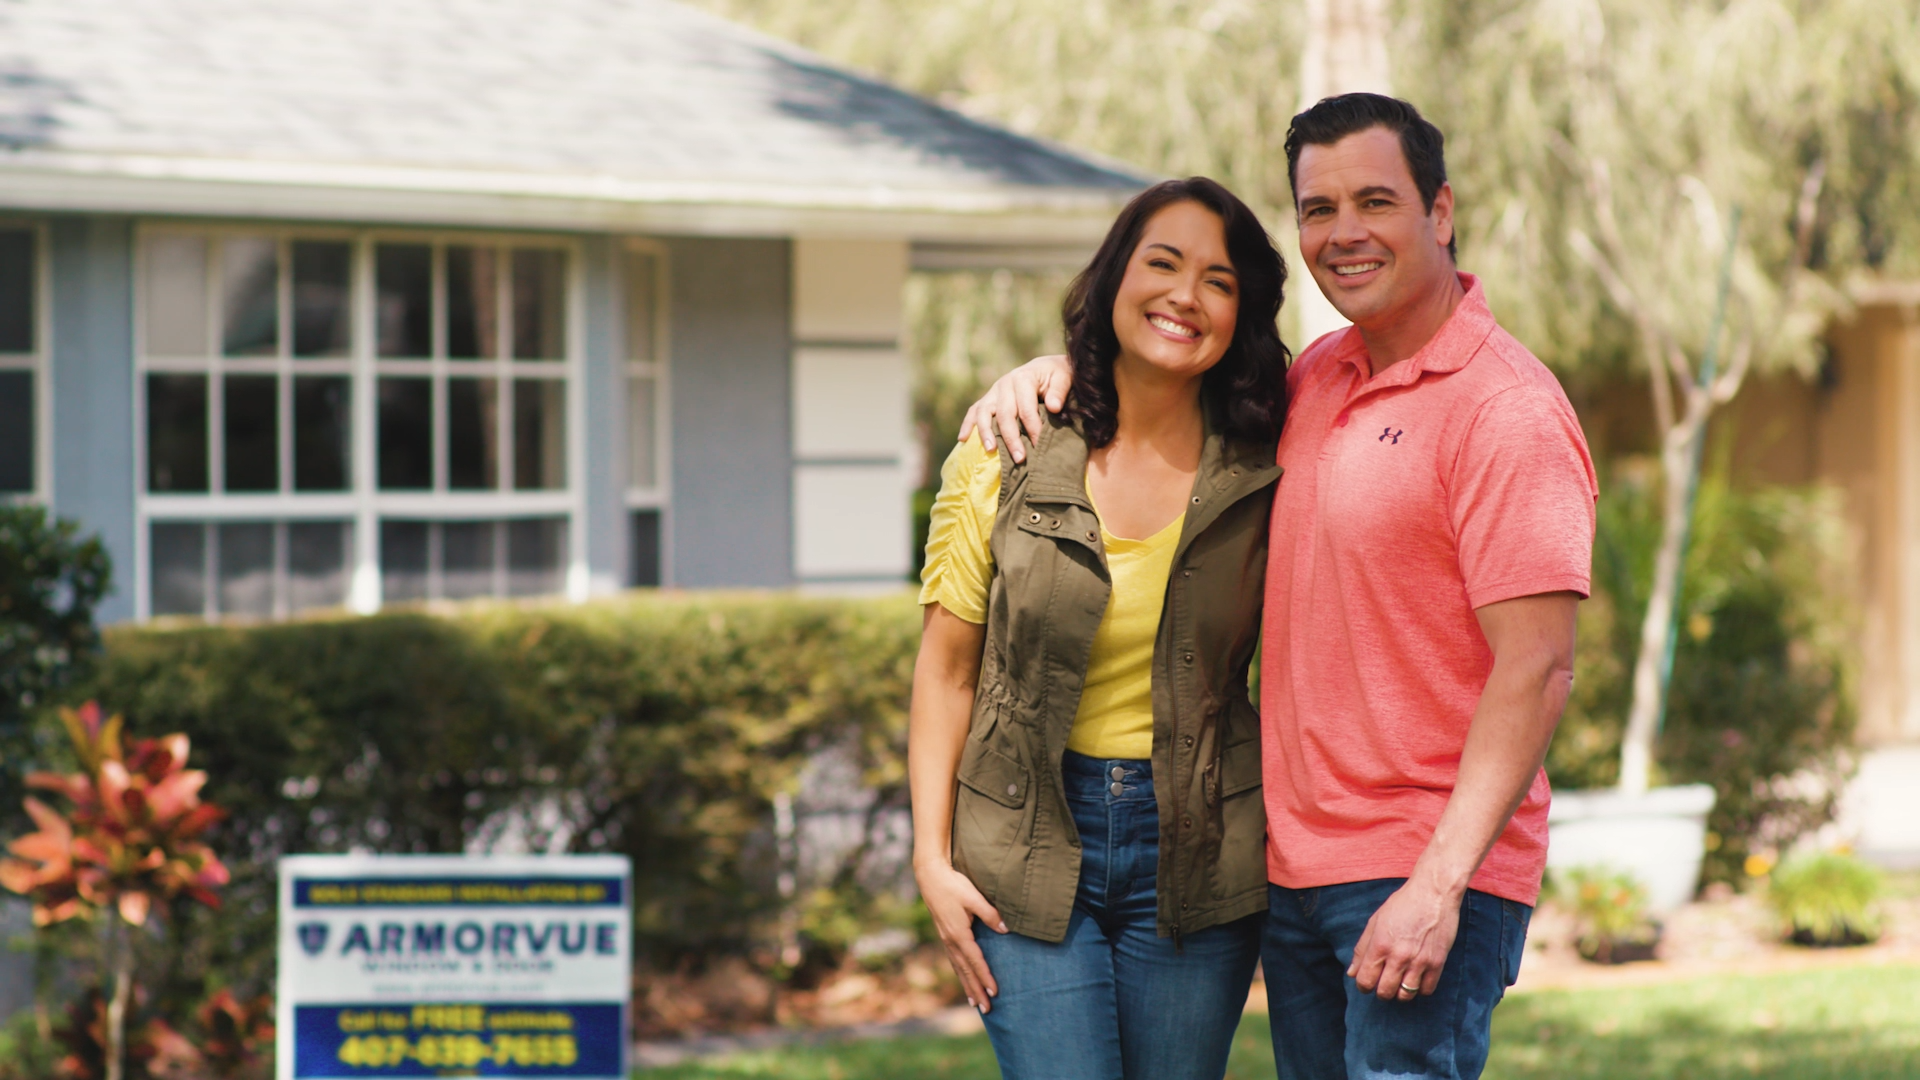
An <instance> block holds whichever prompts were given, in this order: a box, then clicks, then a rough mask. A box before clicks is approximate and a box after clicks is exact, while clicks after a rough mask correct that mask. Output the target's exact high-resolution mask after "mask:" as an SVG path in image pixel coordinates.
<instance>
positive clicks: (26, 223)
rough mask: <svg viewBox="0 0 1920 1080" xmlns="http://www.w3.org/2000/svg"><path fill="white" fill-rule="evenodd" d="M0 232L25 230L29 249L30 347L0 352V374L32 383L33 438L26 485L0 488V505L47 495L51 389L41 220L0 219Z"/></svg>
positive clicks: (41, 499)
mask: <svg viewBox="0 0 1920 1080" xmlns="http://www.w3.org/2000/svg"><path fill="white" fill-rule="evenodd" d="M0 230H5V231H8V232H25V233H26V234H27V236H28V238H29V239H28V242H29V243H30V244H31V245H32V248H33V250H32V255H31V258H30V264H29V267H28V287H29V288H30V289H31V291H32V299H31V310H30V314H29V319H30V324H29V330H28V332H29V335H30V337H31V342H30V347H29V348H28V349H27V350H26V351H24V352H21V351H11V350H8V351H0V372H9V373H13V372H19V373H24V374H26V375H27V376H28V378H29V379H30V380H31V382H32V385H33V400H32V402H31V404H30V405H29V408H30V409H31V414H30V415H31V416H32V418H33V421H32V422H33V438H32V440H31V442H30V443H29V446H28V453H29V454H30V455H31V458H32V461H31V464H30V476H31V479H30V481H29V483H30V485H31V486H30V487H29V488H28V489H27V490H24V491H22V490H9V491H0V505H7V504H11V503H45V502H48V501H50V500H51V499H52V497H53V387H52V385H51V378H52V375H51V372H50V371H49V370H48V364H47V357H48V356H49V355H51V353H52V347H51V343H50V341H49V336H50V331H51V328H52V326H53V318H52V310H51V306H50V296H49V294H50V293H51V291H52V290H51V289H49V288H48V287H47V282H48V281H49V280H50V278H51V273H50V260H51V254H50V252H49V251H48V243H47V227H46V225H45V223H43V222H38V221H33V220H28V219H20V218H8V217H0Z"/></svg>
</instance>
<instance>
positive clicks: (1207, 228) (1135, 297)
mask: <svg viewBox="0 0 1920 1080" xmlns="http://www.w3.org/2000/svg"><path fill="white" fill-rule="evenodd" d="M1239 313H1240V279H1239V278H1238V277H1237V276H1235V274H1234V272H1233V263H1232V261H1231V260H1229V259H1228V258H1227V234H1226V228H1225V226H1224V225H1223V224H1222V223H1221V221H1220V218H1219V217H1218V216H1217V215H1215V214H1214V212H1213V211H1211V210H1209V209H1207V208H1206V207H1204V206H1202V205H1200V204H1199V203H1197V202H1190V201H1189V202H1177V203H1173V204H1171V205H1169V206H1163V207H1161V208H1160V210H1159V211H1158V212H1156V213H1155V214H1154V215H1153V216H1152V217H1151V218H1148V219H1147V224H1146V227H1145V228H1144V229H1142V230H1141V232H1140V242H1139V244H1138V245H1136V246H1135V247H1134V249H1133V256H1132V258H1130V259H1129V260H1128V262H1127V272H1126V276H1124V277H1123V278H1121V279H1120V290H1119V292H1118V293H1116V294H1115V295H1114V298H1113V332H1114V336H1115V337H1116V338H1117V339H1118V340H1119V342H1120V362H1127V361H1129V360H1131V361H1133V362H1138V363H1145V364H1147V365H1149V366H1151V367H1153V368H1156V369H1158V370H1160V371H1163V372H1165V373H1167V374H1170V375H1187V376H1190V377H1198V376H1200V375H1201V374H1204V373H1205V372H1206V370H1207V369H1208V368H1211V367H1212V366H1213V365H1214V364H1217V363H1219V362H1220V357H1222V356H1223V355H1225V354H1226V351H1227V346H1228V345H1229V344H1231V343H1232V342H1233V327H1234V321H1235V319H1236V318H1237V317H1238V315H1239Z"/></svg>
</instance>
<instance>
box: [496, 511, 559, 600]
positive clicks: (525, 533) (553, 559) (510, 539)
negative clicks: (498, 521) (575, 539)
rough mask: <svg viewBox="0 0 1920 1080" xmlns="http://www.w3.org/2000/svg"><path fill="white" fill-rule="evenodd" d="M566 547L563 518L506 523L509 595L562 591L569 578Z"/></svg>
mask: <svg viewBox="0 0 1920 1080" xmlns="http://www.w3.org/2000/svg"><path fill="white" fill-rule="evenodd" d="M566 547H567V522H566V519H564V518H534V519H531V520H525V521H509V522H507V595H509V596H543V595H547V594H550V593H557V592H559V591H560V589H561V586H562V583H563V582H564V581H565V579H566V573H565V568H566Z"/></svg>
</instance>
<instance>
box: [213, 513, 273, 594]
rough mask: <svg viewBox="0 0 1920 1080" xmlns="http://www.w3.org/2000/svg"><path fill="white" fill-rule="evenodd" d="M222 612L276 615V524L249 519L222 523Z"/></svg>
mask: <svg viewBox="0 0 1920 1080" xmlns="http://www.w3.org/2000/svg"><path fill="white" fill-rule="evenodd" d="M219 530H220V560H219V561H220V597H219V600H220V614H222V615H254V616H258V617H260V618H266V617H268V616H270V615H272V614H273V526H272V525H270V524H268V523H267V522H264V521H249V522H244V523H237V524H226V525H221V526H219Z"/></svg>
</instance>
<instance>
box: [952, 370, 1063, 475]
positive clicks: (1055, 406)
mask: <svg viewBox="0 0 1920 1080" xmlns="http://www.w3.org/2000/svg"><path fill="white" fill-rule="evenodd" d="M1072 385H1073V365H1072V364H1071V363H1070V362H1068V360H1067V358H1066V357H1064V356H1058V355H1055V356H1042V357H1039V358H1037V359H1033V360H1029V361H1027V362H1026V363H1025V364H1022V365H1021V366H1019V367H1017V368H1014V369H1013V370H1012V371H1009V372H1007V373H1006V374H1005V375H1002V376H1000V377H999V378H998V379H996V380H994V383H993V385H992V386H990V387H988V388H987V392H986V393H985V394H983V395H981V397H980V400H979V401H976V402H974V403H973V405H972V407H971V408H969V409H968V410H967V417H966V419H965V420H962V421H961V422H960V441H961V442H965V441H966V438H967V436H968V435H971V434H973V429H974V428H975V427H976V426H977V427H979V429H980V442H981V444H982V445H984V446H985V447H986V448H987V449H988V450H992V449H994V446H995V443H994V435H995V433H996V430H995V429H996V428H997V429H998V434H999V436H1000V437H1001V438H1002V439H1004V440H1005V441H1006V444H1007V452H1008V453H1009V454H1012V455H1013V460H1015V461H1025V460H1027V445H1026V443H1024V442H1021V441H1020V429H1021V428H1022V427H1025V428H1026V429H1027V437H1028V438H1030V439H1035V440H1037V439H1039V438H1040V432H1041V430H1042V427H1043V425H1042V424H1041V422H1040V409H1039V408H1038V407H1037V406H1036V405H1035V404H1034V402H1036V401H1039V400H1042V399H1045V401H1046V403H1047V411H1048V412H1051V413H1057V412H1059V411H1060V410H1061V409H1064V408H1066V407H1067V389H1068V388H1069V387H1071V386H1072Z"/></svg>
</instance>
